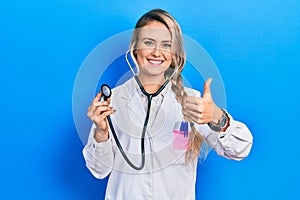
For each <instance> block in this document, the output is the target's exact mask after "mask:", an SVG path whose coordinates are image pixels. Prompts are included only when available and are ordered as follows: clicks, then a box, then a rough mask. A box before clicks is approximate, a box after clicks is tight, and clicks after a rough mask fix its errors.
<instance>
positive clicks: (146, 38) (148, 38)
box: [142, 37, 172, 43]
mask: <svg viewBox="0 0 300 200" xmlns="http://www.w3.org/2000/svg"><path fill="white" fill-rule="evenodd" d="M142 40H143V41H144V40H151V41H156V40H155V39H153V38H150V37H145V38H143V39H142ZM162 42H171V43H172V41H171V40H163V41H162Z"/></svg>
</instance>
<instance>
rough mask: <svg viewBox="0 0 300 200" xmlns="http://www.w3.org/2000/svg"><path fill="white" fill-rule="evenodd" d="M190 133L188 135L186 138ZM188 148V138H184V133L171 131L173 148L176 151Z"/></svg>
mask: <svg viewBox="0 0 300 200" xmlns="http://www.w3.org/2000/svg"><path fill="white" fill-rule="evenodd" d="M189 135H190V132H189V133H188V136H189ZM188 146H189V137H184V131H179V130H173V148H174V149H176V150H186V149H187V148H188Z"/></svg>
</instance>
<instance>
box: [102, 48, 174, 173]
mask: <svg viewBox="0 0 300 200" xmlns="http://www.w3.org/2000/svg"><path fill="white" fill-rule="evenodd" d="M128 53H129V50H128V51H127V52H126V54H125V58H126V62H127V64H128V66H129V67H130V69H131V71H132V72H133V74H134V78H135V80H136V82H137V84H138V86H139V88H140V89H141V91H142V93H143V94H144V95H145V96H146V97H147V100H148V105H147V114H146V118H145V121H144V125H143V130H142V136H141V154H142V163H141V165H140V166H136V165H134V164H133V163H132V162H131V161H130V160H129V158H128V156H127V155H126V153H125V151H124V149H123V147H122V145H121V143H120V141H119V139H118V137H117V134H116V131H115V129H114V126H113V123H112V121H111V118H110V116H107V120H108V124H109V127H110V130H111V132H112V135H113V137H114V139H115V142H116V144H117V146H118V148H119V150H120V152H121V154H122V156H123V158H124V159H125V161H126V162H127V163H128V164H129V165H130V166H131V167H132V168H133V169H135V170H141V169H143V168H144V166H145V134H146V130H147V126H148V121H149V116H150V109H151V102H152V98H153V97H156V96H157V95H159V93H160V92H161V91H162V90H163V89H164V88H165V87H166V85H167V84H168V83H169V82H170V79H171V78H172V77H173V76H174V75H175V73H177V68H176V69H175V71H174V73H173V74H172V75H171V76H170V77H169V78H167V79H166V81H165V82H164V84H163V85H162V86H161V87H160V88H159V89H158V90H157V91H156V92H155V93H151V94H149V93H148V92H146V90H145V89H144V87H143V85H142V83H141V81H140V80H139V78H138V76H137V75H136V74H135V72H134V70H133V68H132V66H131V64H130V62H129V61H128ZM101 92H102V96H103V99H104V101H106V100H107V99H108V98H109V97H110V96H111V94H112V92H111V89H110V87H109V86H108V85H107V84H103V85H102V86H101Z"/></svg>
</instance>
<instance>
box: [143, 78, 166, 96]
mask: <svg viewBox="0 0 300 200" xmlns="http://www.w3.org/2000/svg"><path fill="white" fill-rule="evenodd" d="M138 78H139V80H140V82H141V84H142V85H143V87H144V90H145V91H146V92H147V93H149V94H153V93H155V92H157V91H158V90H159V88H160V87H161V86H162V85H163V84H164V82H165V78H164V77H162V78H146V77H144V76H140V75H139V76H138Z"/></svg>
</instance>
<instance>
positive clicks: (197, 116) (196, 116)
mask: <svg viewBox="0 0 300 200" xmlns="http://www.w3.org/2000/svg"><path fill="white" fill-rule="evenodd" d="M187 115H188V117H189V119H190V120H191V121H192V122H195V123H198V124H206V123H208V122H209V119H208V115H207V114H206V113H200V112H193V111H189V112H187Z"/></svg>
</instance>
